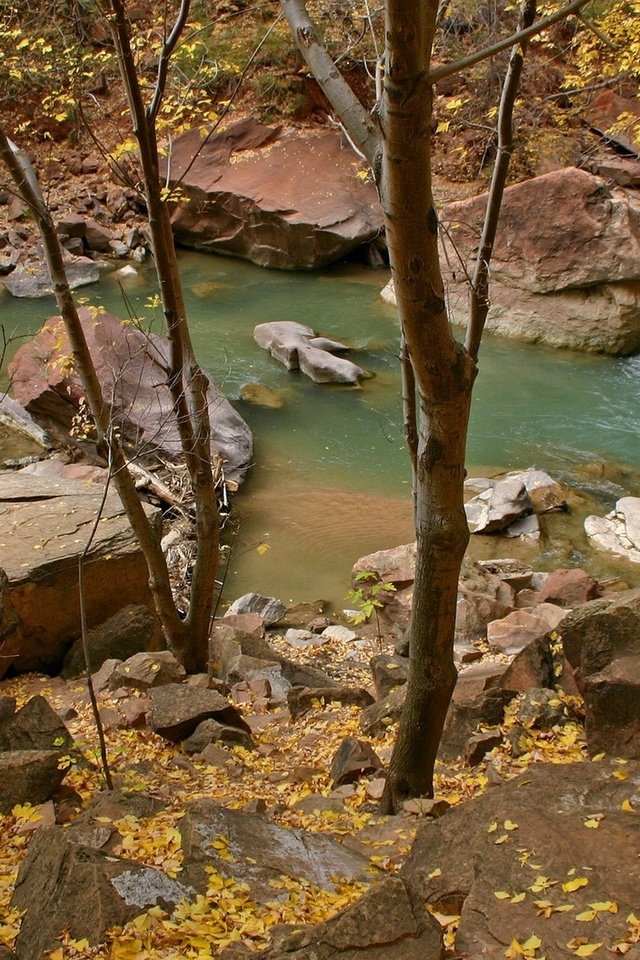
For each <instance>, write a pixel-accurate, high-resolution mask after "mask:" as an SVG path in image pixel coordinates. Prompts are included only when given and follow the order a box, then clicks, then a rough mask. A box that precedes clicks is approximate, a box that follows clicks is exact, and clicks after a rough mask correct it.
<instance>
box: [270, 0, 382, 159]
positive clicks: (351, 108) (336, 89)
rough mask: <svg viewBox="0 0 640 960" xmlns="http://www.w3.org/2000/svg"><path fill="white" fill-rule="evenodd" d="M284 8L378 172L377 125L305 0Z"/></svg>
mask: <svg viewBox="0 0 640 960" xmlns="http://www.w3.org/2000/svg"><path fill="white" fill-rule="evenodd" d="M280 5H281V7H282V9H283V11H284V15H285V17H286V18H287V21H288V23H289V26H290V27H291V32H292V33H293V36H294V38H295V42H296V46H297V47H298V50H299V51H300V53H301V54H302V56H303V58H304V60H305V62H306V64H307V66H308V67H309V69H310V71H311V73H312V74H313V76H314V77H315V79H316V80H317V82H318V84H319V86H320V89H321V90H322V92H323V93H324V95H325V97H326V98H327V100H328V101H329V103H330V104H331V106H332V107H333V109H334V110H335V112H336V113H337V114H338V116H339V117H340V119H341V120H342V122H343V123H344V125H345V127H346V128H347V130H348V131H349V136H350V137H351V139H352V140H353V142H354V143H355V144H356V146H357V147H358V150H360V151H361V152H362V153H363V154H364V155H365V156H366V158H367V160H368V161H369V163H370V164H371V165H372V166H373V167H374V169H376V167H377V166H378V165H379V155H380V150H381V138H380V130H379V128H378V125H377V123H376V122H375V121H374V119H373V118H372V117H371V116H370V114H369V113H368V111H367V110H366V109H365V107H363V105H362V104H361V103H360V101H359V100H358V98H357V97H356V95H355V93H354V92H353V90H352V89H351V87H350V86H349V84H348V83H347V82H346V80H345V79H344V77H343V76H342V74H341V73H340V71H339V70H338V69H337V67H336V65H335V63H334V62H333V60H332V59H331V57H330V56H329V54H328V52H327V49H326V47H325V46H324V45H323V43H322V42H321V41H320V38H319V35H318V31H317V30H316V28H315V26H314V24H313V23H312V22H311V20H310V19H309V14H308V13H307V8H306V4H305V3H304V0H280Z"/></svg>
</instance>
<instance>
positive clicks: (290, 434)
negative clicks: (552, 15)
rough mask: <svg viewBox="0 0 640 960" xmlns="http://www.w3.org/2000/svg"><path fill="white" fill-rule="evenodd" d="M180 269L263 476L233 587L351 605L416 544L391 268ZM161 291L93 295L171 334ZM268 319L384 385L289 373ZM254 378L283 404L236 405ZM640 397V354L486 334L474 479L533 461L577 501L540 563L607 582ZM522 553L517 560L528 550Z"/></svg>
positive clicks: (10, 314) (238, 540)
mask: <svg viewBox="0 0 640 960" xmlns="http://www.w3.org/2000/svg"><path fill="white" fill-rule="evenodd" d="M181 267H182V273H183V278H184V285H185V293H186V299H187V304H188V309H189V317H190V321H191V325H192V331H193V337H194V342H195V345H196V349H197V352H198V356H199V359H200V361H201V362H202V364H203V365H204V366H205V368H206V369H207V370H208V371H209V372H210V373H212V374H213V375H214V376H215V377H216V379H217V380H218V382H219V383H221V384H222V385H223V387H224V389H225V390H226V392H227V394H228V395H229V396H230V398H231V399H232V400H233V401H234V402H236V403H237V406H238V408H239V409H240V411H241V412H242V414H243V416H244V417H245V418H246V419H247V421H248V422H249V424H250V426H251V428H252V429H253V431H254V436H255V466H254V468H253V469H252V471H251V473H250V476H249V478H248V480H247V481H246V483H245V486H244V488H243V490H242V491H241V493H240V494H239V495H238V496H237V498H236V508H235V515H236V516H237V517H238V518H239V520H240V521H241V522H240V527H239V532H238V534H237V536H234V538H233V539H234V551H233V555H232V561H231V563H230V566H229V570H228V573H227V584H226V590H225V592H226V594H227V595H228V596H234V595H237V594H238V593H241V592H244V591H245V590H248V589H255V590H258V591H261V592H264V593H269V594H275V595H278V596H281V597H282V598H283V599H285V600H290V599H291V600H300V599H315V598H316V597H326V598H328V599H331V600H333V601H334V602H335V603H341V602H342V600H343V598H344V594H345V592H346V589H347V586H348V576H349V570H350V567H351V565H352V563H353V562H354V561H355V560H356V559H357V558H358V557H359V556H361V555H362V554H364V553H367V552H370V551H372V550H375V549H382V548H385V547H388V546H392V545H394V544H397V543H401V542H404V541H406V540H408V539H410V537H411V511H410V473H409V468H408V460H407V456H406V452H405V447H404V439H403V436H402V417H401V410H400V403H399V372H398V360H397V355H398V339H399V338H398V328H397V324H396V321H395V316H394V310H393V308H391V307H389V306H388V305H386V304H384V303H383V302H382V301H381V300H380V297H379V291H380V289H381V287H382V286H383V285H384V283H385V282H386V274H385V272H384V271H375V270H369V269H367V268H364V267H359V266H355V265H349V266H339V267H336V268H334V269H331V270H327V271H325V272H323V273H321V274H293V273H281V272H274V271H266V270H263V269H261V268H259V267H255V266H252V265H251V264H247V263H243V262H240V261H235V260H231V259H224V258H218V257H214V256H206V255H203V254H195V253H184V254H182V255H181ZM155 291H156V284H155V278H154V275H153V270H152V268H151V267H150V266H146V267H144V268H143V269H142V270H141V271H140V272H139V274H138V276H136V277H133V278H126V279H119V278H118V276H117V275H116V274H110V275H107V276H106V277H105V279H104V280H103V281H102V282H101V283H100V284H99V285H95V286H92V287H87V288H84V289H83V290H82V291H80V294H81V295H83V296H85V297H87V298H88V299H90V301H91V302H92V303H101V304H103V305H104V306H105V307H106V308H107V309H109V310H111V311H113V312H115V313H117V314H118V315H120V316H126V315H127V313H128V312H129V313H134V314H136V315H139V316H141V317H142V318H143V319H144V322H147V323H148V322H154V324H155V326H154V328H157V329H160V315H159V313H158V310H157V309H153V308H150V307H148V306H147V305H146V301H147V298H148V297H149V295H150V294H153V293H155ZM52 312H55V307H54V303H53V300H38V301H24V300H21V301H20V300H14V299H13V298H10V297H9V296H8V295H6V296H5V297H4V298H3V299H2V300H0V319H1V322H2V324H3V326H4V328H5V332H6V334H7V335H11V334H13V333H17V334H24V333H28V332H32V331H34V330H36V329H37V328H38V326H39V325H40V323H41V322H42V320H43V319H44V318H45V317H46V316H48V315H49V314H50V313H52ZM270 320H295V321H297V322H302V323H307V324H309V325H310V326H313V328H314V329H315V330H316V331H317V332H318V333H321V334H324V335H328V336H330V337H333V338H335V339H342V340H345V341H346V342H347V343H348V344H349V345H350V346H351V347H352V348H353V351H354V352H353V355H352V356H353V359H354V360H355V361H356V362H357V363H358V364H359V365H360V366H362V367H364V368H365V369H367V370H368V371H370V372H371V373H372V374H373V377H372V378H371V379H370V380H367V381H365V382H364V383H363V384H362V386H361V387H358V388H353V387H345V386H319V385H316V384H314V383H312V382H311V381H310V380H308V379H307V378H306V377H304V376H302V375H300V374H299V373H289V372H287V371H286V370H285V369H284V367H282V366H281V365H280V364H279V363H277V362H276V361H275V360H273V359H272V358H271V357H269V355H268V354H267V353H266V352H265V351H262V350H260V349H259V348H258V347H257V346H256V344H255V343H254V341H253V336H252V333H253V328H254V326H255V325H256V324H257V323H263V322H266V321H270ZM251 382H258V383H263V384H266V385H267V386H269V387H270V388H272V389H273V390H274V391H276V392H278V393H279V394H280V395H281V397H282V399H283V405H282V406H281V407H279V408H266V407H258V406H255V405H253V404H250V403H247V402H245V401H243V400H241V399H239V396H240V391H241V388H242V387H243V386H244V385H245V384H247V383H251ZM639 400H640V357H634V358H611V357H602V356H596V355H587V354H578V353H573V352H570V351H562V350H553V349H550V348H545V347H539V346H528V345H523V344H518V343H516V342H512V341H506V340H499V339H495V338H491V337H488V338H487V339H486V342H485V343H484V344H483V348H482V353H481V361H480V374H479V377H478V381H477V385H476V390H475V399H474V405H473V413H472V419H471V429H470V440H469V451H468V469H469V472H470V473H472V474H473V473H476V472H479V471H481V472H486V471H487V470H491V471H493V472H497V471H498V470H500V469H505V468H513V469H515V468H519V467H522V468H524V467H528V466H533V465H535V466H537V467H540V468H542V469H547V470H549V471H550V472H552V473H553V474H554V475H555V476H557V477H559V478H561V479H563V480H565V481H567V482H569V483H571V484H572V485H574V486H576V487H577V489H578V491H579V495H578V499H577V501H576V509H575V510H574V517H573V518H572V520H573V522H572V520H571V519H569V520H568V519H567V518H564V519H558V520H556V521H553V522H552V523H551V525H550V527H549V530H548V532H547V536H546V538H545V541H544V542H543V545H542V547H543V552H542V557H541V558H539V557H538V554H537V551H536V552H535V553H534V554H533V559H537V560H538V562H539V564H541V565H543V566H544V565H545V564H546V565H547V566H552V565H554V564H557V563H558V562H569V563H576V562H587V563H592V566H594V567H595V568H597V570H598V571H601V572H603V574H606V573H607V571H608V570H609V566H607V564H606V562H605V563H604V564H603V560H602V558H592V555H591V553H590V552H588V551H587V548H586V542H585V540H584V536H583V535H582V533H581V516H582V515H583V514H584V513H585V512H588V511H590V510H594V509H600V510H601V509H604V507H606V508H609V507H610V506H611V504H612V503H613V502H614V501H615V499H617V497H619V496H621V495H623V494H624V493H640V489H639V488H638V475H639V473H640V440H639V438H638V427H639V422H638V409H639ZM554 523H555V526H554V525H553V524H554ZM487 540H488V538H474V548H475V550H476V552H479V553H490V552H491V551H492V550H494V549H495V547H494V543H493V542H490V543H488V542H487ZM478 541H483V542H478ZM261 544H266V545H267V546H268V547H269V549H268V550H266V551H265V550H264V549H263V548H262V547H261V546H260V545H261ZM509 546H510V549H509V553H511V554H514V553H518V552H524V553H528V555H530V554H531V551H530V550H528V548H523V547H522V546H521V545H516V544H510V545H509ZM511 546H513V549H511ZM258 547H260V549H257V548H258ZM502 552H503V553H504V550H503V551H502ZM639 573H640V571H639Z"/></svg>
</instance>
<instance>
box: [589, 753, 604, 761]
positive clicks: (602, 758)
mask: <svg viewBox="0 0 640 960" xmlns="http://www.w3.org/2000/svg"><path fill="white" fill-rule="evenodd" d="M604 757H605V755H604V753H596V755H595V757H591V762H592V763H599V762H600V760H604Z"/></svg>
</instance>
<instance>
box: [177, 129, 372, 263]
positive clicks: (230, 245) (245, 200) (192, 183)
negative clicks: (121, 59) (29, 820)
mask: <svg viewBox="0 0 640 960" xmlns="http://www.w3.org/2000/svg"><path fill="white" fill-rule="evenodd" d="M363 169H365V168H364V167H363V166H362V164H361V162H360V160H359V159H358V157H357V156H356V154H355V153H354V152H353V150H352V149H351V147H350V146H349V144H348V143H347V142H346V141H345V140H344V138H343V137H342V135H341V134H340V133H339V132H338V131H335V130H314V131H310V130H296V129H282V128H281V127H268V126H265V125H263V124H260V123H257V122H256V121H254V120H251V119H246V120H240V121H238V122H237V123H234V124H232V125H231V126H230V127H228V128H227V129H226V130H224V131H222V132H221V133H216V134H214V135H213V136H205V137H203V135H202V133H201V131H200V130H190V131H188V132H187V133H184V134H182V136H180V137H177V138H176V140H175V142H174V144H173V151H172V156H171V183H173V184H179V186H180V195H181V198H180V202H179V204H178V205H177V206H176V209H175V211H174V214H173V228H174V233H175V237H176V240H177V241H178V243H181V244H183V245H185V246H188V247H195V248H196V249H198V250H204V251H207V252H212V253H213V252H215V253H223V254H231V255H233V256H237V257H245V258H246V259H248V260H252V261H253V262H254V263H258V264H260V265H261V266H265V267H278V268H280V269H288V270H313V269H317V268H318V267H322V266H324V265H325V264H328V263H332V262H334V261H336V260H341V259H343V258H344V257H346V256H348V255H349V254H350V253H351V252H352V251H353V250H355V249H356V248H357V247H359V246H362V245H363V244H368V243H369V242H371V241H372V240H374V239H375V238H376V237H377V236H379V234H380V233H381V232H382V229H383V218H382V209H381V207H380V204H379V202H378V197H377V193H376V189H375V187H374V185H373V183H370V182H367V181H366V180H363V179H361V178H360V177H359V175H358V174H359V172H360V171H361V170H363Z"/></svg>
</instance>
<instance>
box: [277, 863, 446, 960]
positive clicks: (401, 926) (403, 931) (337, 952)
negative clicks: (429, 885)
mask: <svg viewBox="0 0 640 960" xmlns="http://www.w3.org/2000/svg"><path fill="white" fill-rule="evenodd" d="M444 956H445V952H444V945H443V942H442V931H441V928H440V926H439V924H438V923H437V921H436V920H435V919H434V918H433V917H432V916H430V914H428V913H427V912H426V911H425V910H424V909H422V906H421V905H419V906H416V903H415V901H414V900H412V899H411V897H410V896H409V894H408V891H407V887H406V884H405V882H404V881H403V880H401V879H400V878H399V877H387V878H385V879H384V880H381V881H380V883H376V884H375V885H374V886H373V887H371V889H370V890H367V892H366V893H365V894H363V896H362V897H360V899H359V900H356V902H355V903H352V904H351V906H350V907H347V908H346V909H345V910H342V911H341V912H340V913H339V914H338V915H337V916H335V917H333V918H332V919H331V920H327V921H326V922H325V923H321V924H317V925H315V926H305V927H296V928H294V929H293V930H292V929H291V928H285V929H284V930H283V931H282V932H281V934H280V935H279V936H278V938H277V942H276V943H275V945H274V946H273V947H272V948H271V949H270V950H267V951H266V952H265V953H263V954H262V957H263V958H264V960H362V958H365V957H366V960H443V958H444Z"/></svg>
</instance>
